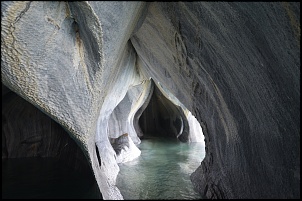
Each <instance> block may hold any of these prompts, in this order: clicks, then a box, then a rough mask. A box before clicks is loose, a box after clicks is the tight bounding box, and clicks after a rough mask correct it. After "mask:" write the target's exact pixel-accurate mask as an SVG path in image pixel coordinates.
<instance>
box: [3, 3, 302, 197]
mask: <svg viewBox="0 0 302 201" xmlns="http://www.w3.org/2000/svg"><path fill="white" fill-rule="evenodd" d="M299 16H300V3H299V2H134V1H129V2H126V1H125V2H111V1H108V2H107V1H73V2H69V1H68V2H67V1H44V2H40V1H29V2H28V1H1V82H2V84H3V85H4V86H6V87H7V88H9V89H10V90H11V91H13V92H14V93H16V94H17V95H19V96H20V97H22V98H23V99H24V100H26V101H27V102H28V103H30V104H32V106H34V107H36V108H38V109H39V111H41V112H42V113H43V114H44V115H47V116H48V117H50V119H52V120H54V121H55V122H56V123H57V124H58V125H60V126H61V127H62V128H63V129H64V130H65V131H66V132H67V133H68V135H65V134H66V133H64V134H62V135H60V137H56V136H55V135H53V134H51V135H50V133H52V132H54V131H55V130H57V129H59V128H58V125H57V124H55V123H50V119H49V120H45V119H42V120H40V117H39V118H38V119H37V120H36V121H35V122H33V121H30V118H32V116H27V117H26V118H22V119H21V120H20V121H19V120H18V118H15V117H14V115H12V116H10V115H9V114H12V113H10V112H9V110H10V109H8V108H11V109H13V108H17V107H21V106H23V105H26V104H25V103H24V104H23V103H22V104H16V105H13V104H11V105H12V107H7V105H8V102H6V101H4V102H3V104H4V105H6V106H3V108H4V111H6V112H8V113H9V114H8V113H6V112H3V113H2V118H3V122H2V126H3V128H2V129H3V132H4V133H6V134H5V135H2V141H3V142H6V143H2V146H3V149H2V151H3V152H2V156H3V157H4V158H5V157H10V156H14V157H15V156H16V157H19V156H20V157H21V156H22V157H23V156H24V157H25V156H26V158H29V156H33V157H34V158H43V157H46V156H47V157H48V156H51V157H52V156H56V155H57V154H59V153H61V154H59V155H61V156H62V157H63V156H64V155H65V154H64V152H67V150H68V149H67V147H68V146H66V147H65V148H64V146H65V142H67V141H66V140H67V139H66V140H65V141H64V140H63V138H65V137H66V136H69V137H71V139H72V140H73V141H74V142H75V143H76V145H77V146H78V147H79V148H80V149H77V150H79V151H77V152H79V153H80V152H81V151H82V152H83V153H81V154H83V155H84V156H83V157H82V158H83V160H84V159H85V160H86V164H87V165H88V166H89V168H90V170H91V172H92V173H91V174H93V176H94V178H95V180H96V182H97V186H98V188H99V191H100V192H101V194H102V198H103V199H105V200H106V199H118V200H121V199H123V195H122V194H121V191H120V189H119V188H118V187H117V186H116V179H117V177H118V175H119V171H120V168H119V166H123V165H125V164H129V163H131V162H134V161H136V160H140V159H139V158H143V157H140V156H141V154H143V153H142V152H141V151H140V150H139V149H138V147H139V146H140V143H141V139H142V140H143V139H144V134H146V135H145V137H146V136H147V137H148V135H149V136H152V135H154V132H155V133H156V134H157V135H162V136H166V137H165V138H166V139H168V140H169V141H172V140H171V139H172V138H173V137H174V138H175V139H176V140H178V141H179V142H180V143H181V145H182V146H185V145H187V144H188V142H189V143H190V141H192V140H194V139H197V138H198V136H197V135H191V133H190V134H189V135H187V134H186V132H187V130H186V128H187V126H186V124H187V123H188V124H189V128H190V129H189V132H191V131H192V130H195V127H194V126H191V125H190V124H191V122H199V123H200V126H201V127H202V131H203V134H204V142H205V151H206V155H205V158H204V159H203V160H202V162H201V164H199V165H198V167H197V168H195V171H194V172H193V173H192V174H191V175H190V180H191V183H192V184H193V187H192V188H194V190H195V191H196V192H198V194H200V195H202V196H204V197H206V198H208V199H216V198H217V199H222V198H225V199H272V198H278V199H288V198H300V66H301V64H300V63H301V61H300V55H301V53H300V38H301V29H300V17H299ZM150 79H152V80H150ZM156 87H157V88H156ZM2 88H4V87H2ZM4 90H6V89H5V88H4ZM153 90H154V91H155V93H153ZM6 91H7V90H6ZM159 91H160V92H161V93H162V94H163V95H162V94H160V93H159ZM9 94H11V92H8V93H7V94H6V95H7V96H6V95H5V96H4V98H8V97H9V96H10V95H9ZM151 98H152V100H151ZM165 98H166V99H168V100H169V101H171V103H170V102H169V101H167V100H166V99H165ZM149 100H151V103H150V106H148V103H149ZM152 105H153V106H152ZM147 107H148V108H147ZM180 107H181V109H180ZM146 108H147V110H146V112H145V113H144V114H143V112H144V111H145V109H146ZM19 109H20V110H19ZM19 109H18V110H19V111H23V110H21V108H19ZM182 111H183V113H182ZM16 112H17V111H16ZM153 113H154V114H153ZM21 115H32V114H31V113H28V112H23V113H22V114H21ZM183 115H184V116H186V117H187V118H183ZM149 117H151V118H149ZM155 117H156V118H155ZM180 117H181V118H180ZM154 119H155V121H154ZM185 119H187V120H188V121H186V120H185ZM190 119H192V120H190ZM17 120H18V122H19V124H20V125H15V123H14V124H12V123H13V122H17ZM44 121H46V122H44ZM181 122H182V123H181ZM36 123H37V124H39V125H40V126H35V125H36ZM45 123H46V124H45ZM10 124H12V125H13V126H9V125H10ZM41 125H43V126H41ZM150 125H151V126H150ZM152 125H153V127H152ZM19 128H22V129H19ZM42 128H43V129H42ZM50 128H51V129H50ZM191 128H193V129H191ZM24 129H26V130H25V131H24V132H23V133H25V135H24V136H25V137H26V136H27V134H26V133H28V134H29V135H28V137H26V138H23V137H22V138H21V137H20V136H21V135H19V134H20V132H19V131H21V130H24ZM196 129H197V130H198V128H197V127H196ZM31 130H32V131H34V132H40V131H42V132H44V133H45V134H47V132H49V133H48V134H49V135H45V137H46V136H49V137H47V140H43V139H44V137H42V135H37V134H33V133H32V132H31ZM11 131H14V132H11ZM164 131H165V132H164ZM58 132H60V131H58ZM144 132H146V133H144ZM160 133H161V134H160ZM163 133H164V134H163ZM194 133H199V132H194ZM150 134H151V135H150ZM11 135H12V136H14V137H10V136H11ZM43 136H44V135H43ZM63 136H65V137H63ZM51 138H55V139H54V140H55V142H57V143H51V146H53V147H54V149H51V150H48V149H46V150H44V148H46V147H45V146H46V145H47V143H46V142H53V140H52V139H51ZM61 138H62V139H61ZM12 139H14V140H12ZM48 139H49V140H48ZM146 140H148V139H147V138H146ZM12 141H14V142H13V144H14V145H12V144H10V143H7V142H12ZM183 142H185V143H183ZM69 144H70V143H69ZM55 145H57V146H55ZM124 145H126V146H124ZM11 146H13V148H14V149H12V147H11ZM14 146H17V148H18V149H15V147H14ZM18 150H19V151H18ZM80 150H81V151H80ZM48 154H50V155H48ZM66 155H68V156H71V155H73V156H75V154H74V153H73V152H72V154H70V153H66ZM196 155H198V154H196ZM59 157H60V156H59ZM63 158H65V157H63ZM68 159H70V160H72V162H70V163H74V162H75V161H77V160H73V159H72V157H68ZM5 160H7V159H3V161H5ZM85 160H84V161H85ZM67 161H69V160H67ZM87 161H88V162H87ZM128 162H129V163H128ZM84 164H85V163H84ZM80 166H82V165H80ZM84 166H85V165H84ZM179 167H180V168H182V169H185V168H186V165H184V164H180V165H179ZM163 169H164V168H163ZM150 171H151V170H150ZM142 177H143V176H141V178H142ZM128 182H130V181H128ZM126 184H127V182H126ZM172 194H173V192H172Z"/></svg>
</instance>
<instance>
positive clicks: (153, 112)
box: [139, 86, 189, 142]
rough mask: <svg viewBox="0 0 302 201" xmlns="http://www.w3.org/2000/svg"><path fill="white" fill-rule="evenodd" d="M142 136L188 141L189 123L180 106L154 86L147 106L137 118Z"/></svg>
mask: <svg viewBox="0 0 302 201" xmlns="http://www.w3.org/2000/svg"><path fill="white" fill-rule="evenodd" d="M139 125H140V127H141V129H142V131H143V133H144V137H150V136H155V137H169V138H178V139H179V140H180V141H181V142H187V141H188V135H189V125H188V121H187V118H186V117H185V115H184V113H183V111H182V109H181V107H179V106H176V105H174V104H173V103H172V102H171V101H170V100H169V99H167V98H166V97H165V96H164V95H163V93H162V92H161V91H160V90H159V89H158V88H157V87H156V86H155V87H154V91H153V94H152V97H151V99H150V102H149V104H148V106H147V108H146V109H145V110H144V112H143V113H142V115H141V117H140V119H139Z"/></svg>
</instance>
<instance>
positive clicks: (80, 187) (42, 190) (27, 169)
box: [2, 158, 101, 199]
mask: <svg viewBox="0 0 302 201" xmlns="http://www.w3.org/2000/svg"><path fill="white" fill-rule="evenodd" d="M4 198H8V199H46V198H49V199H84V198H85V199H97V198H101V194H100V192H99V189H98V186H97V183H96V181H95V178H94V176H93V173H92V171H85V172H83V171H82V172H77V171H71V170H70V168H68V167H67V166H65V165H64V164H63V163H62V161H59V160H57V159H54V158H21V159H2V199H4Z"/></svg>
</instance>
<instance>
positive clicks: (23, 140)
mask: <svg viewBox="0 0 302 201" xmlns="http://www.w3.org/2000/svg"><path fill="white" fill-rule="evenodd" d="M3 92H4V93H3ZM28 157H31V158H32V157H40V158H56V159H58V160H59V161H64V164H66V165H68V168H69V169H70V170H71V171H72V170H75V171H78V172H81V171H82V172H83V171H84V172H85V171H86V172H87V171H88V172H90V171H91V167H90V165H89V163H88V161H87V158H86V157H85V155H84V154H83V151H82V150H81V148H80V147H79V146H78V145H77V144H76V143H75V141H74V140H73V139H72V138H71V137H70V136H69V134H68V133H67V132H66V131H65V130H64V129H63V128H62V127H61V126H60V125H59V124H58V123H57V122H55V121H54V120H52V119H51V118H50V117H48V116H47V115H46V114H44V113H42V112H41V111H40V110H38V109H37V108H36V107H35V106H33V105H32V104H30V103H28V102H27V101H25V100H24V99H23V98H21V97H20V96H18V95H17V94H15V93H14V92H12V91H10V90H9V89H7V88H6V87H5V86H3V85H2V159H8V158H28Z"/></svg>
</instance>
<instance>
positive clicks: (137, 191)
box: [116, 138, 205, 199]
mask: <svg viewBox="0 0 302 201" xmlns="http://www.w3.org/2000/svg"><path fill="white" fill-rule="evenodd" d="M138 148H139V149H140V150H141V156H140V157H138V158H136V159H135V160H133V161H130V162H126V163H122V164H119V167H120V172H119V174H118V176H117V183H116V185H117V187H118V188H119V189H120V191H121V193H122V195H123V197H124V199H201V196H200V195H199V194H198V193H196V192H195V191H194V190H193V185H192V183H191V181H190V175H191V174H192V173H193V172H194V171H195V170H196V168H197V167H198V166H199V165H200V163H201V161H202V160H203V158H204V156H205V151H204V143H181V142H179V141H177V140H176V139H175V140H174V139H168V138H166V139H165V138H154V139H145V140H142V142H141V144H140V145H138Z"/></svg>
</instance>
